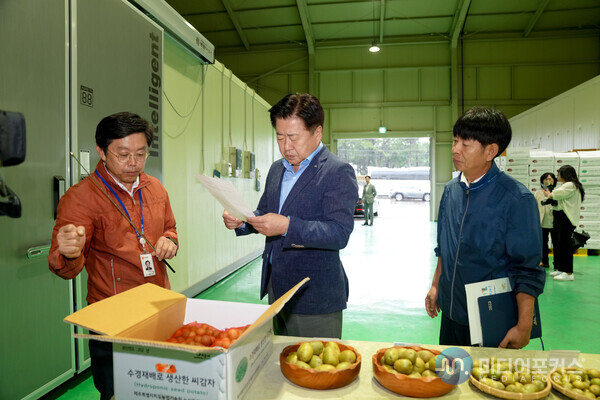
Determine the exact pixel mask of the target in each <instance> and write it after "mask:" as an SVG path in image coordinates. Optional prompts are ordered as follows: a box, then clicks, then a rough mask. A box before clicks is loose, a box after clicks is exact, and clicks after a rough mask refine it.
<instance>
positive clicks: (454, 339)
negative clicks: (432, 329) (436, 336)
mask: <svg viewBox="0 0 600 400" xmlns="http://www.w3.org/2000/svg"><path fill="white" fill-rule="evenodd" d="M440 345H444V346H470V345H471V333H470V332H469V325H461V324H459V323H458V322H455V321H452V320H451V319H450V318H448V317H446V316H445V315H444V313H442V323H441V325H440Z"/></svg>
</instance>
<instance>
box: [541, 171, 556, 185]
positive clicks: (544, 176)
mask: <svg viewBox="0 0 600 400" xmlns="http://www.w3.org/2000/svg"><path fill="white" fill-rule="evenodd" d="M547 177H550V178H552V181H553V183H552V184H553V185H554V186H556V176H555V175H554V174H553V173H552V172H544V173H543V174H542V176H540V186H541V185H543V184H544V180H545V179H546V178H547Z"/></svg>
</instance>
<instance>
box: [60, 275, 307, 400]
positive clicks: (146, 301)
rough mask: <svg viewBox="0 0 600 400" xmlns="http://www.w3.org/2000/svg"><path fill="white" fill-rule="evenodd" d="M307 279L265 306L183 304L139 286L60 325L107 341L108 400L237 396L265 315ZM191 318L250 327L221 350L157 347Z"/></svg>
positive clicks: (255, 355)
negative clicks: (111, 395)
mask: <svg viewBox="0 0 600 400" xmlns="http://www.w3.org/2000/svg"><path fill="white" fill-rule="evenodd" d="M306 281H308V278H305V279H304V280H303V281H302V282H300V283H298V284H297V285H296V286H295V287H294V288H292V289H290V291H288V292H287V293H286V294H285V295H283V296H281V298H279V299H278V300H277V301H276V302H275V303H273V304H272V305H271V306H267V305H264V304H246V303H235V302H226V301H214V300H198V299H188V298H187V297H185V296H184V295H182V294H179V293H176V292H173V291H171V290H168V289H163V288H161V287H159V286H156V285H153V284H145V285H141V286H138V287H136V288H133V289H130V290H128V291H126V292H123V293H120V294H118V295H115V296H112V297H109V298H107V299H105V300H102V301H99V302H97V303H94V304H91V305H89V306H87V307H85V308H84V309H82V310H79V311H77V312H75V313H73V314H71V315H69V316H68V317H66V318H65V321H66V322H68V323H71V324H74V325H78V326H81V327H83V328H86V329H90V330H92V331H95V332H97V333H99V334H100V335H83V334H76V335H75V336H76V337H79V338H87V339H91V340H100V341H105V342H112V343H113V356H114V359H113V365H114V374H115V399H116V400H132V399H138V398H140V399H142V398H144V399H145V398H165V399H166V398H177V399H210V400H213V399H215V400H233V399H242V398H243V397H244V395H245V393H246V392H247V390H248V388H249V386H250V385H251V384H252V382H253V381H254V378H255V377H256V375H257V374H258V372H259V371H260V369H261V368H262V367H263V365H264V364H265V363H266V361H267V360H268V359H269V357H270V355H271V353H272V351H273V331H272V323H271V321H272V318H273V316H274V315H275V314H276V313H277V312H279V311H280V310H281V309H282V308H283V306H284V305H285V303H286V302H287V301H288V300H289V299H290V298H291V297H292V296H293V295H294V293H296V291H297V290H298V289H299V288H300V286H302V285H303V284H304V283H305V282H306ZM194 321H198V322H200V323H207V324H210V325H212V326H214V327H215V328H218V329H226V328H231V327H239V326H245V325H248V324H251V325H250V327H249V328H248V329H247V330H246V331H245V332H244V333H243V334H242V335H241V336H240V337H239V339H238V340H236V341H235V342H234V343H233V344H232V345H231V347H230V348H229V349H224V348H221V347H204V346H192V345H184V344H176V343H169V342H165V340H166V339H168V338H169V337H171V335H172V334H173V333H174V332H175V331H176V330H177V329H178V328H180V327H182V326H183V325H185V324H187V323H190V322H194Z"/></svg>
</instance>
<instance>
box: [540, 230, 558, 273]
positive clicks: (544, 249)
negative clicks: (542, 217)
mask: <svg viewBox="0 0 600 400" xmlns="http://www.w3.org/2000/svg"><path fill="white" fill-rule="evenodd" d="M555 236H556V235H555V234H554V229H553V228H542V264H545V265H549V264H550V262H549V261H548V252H549V249H548V237H550V238H551V239H552V248H553V249H554V248H555V247H556V237H555Z"/></svg>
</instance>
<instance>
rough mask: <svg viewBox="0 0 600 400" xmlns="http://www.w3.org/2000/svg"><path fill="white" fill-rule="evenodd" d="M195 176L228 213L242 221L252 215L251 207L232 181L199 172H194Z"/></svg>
mask: <svg viewBox="0 0 600 400" xmlns="http://www.w3.org/2000/svg"><path fill="white" fill-rule="evenodd" d="M196 178H197V179H198V180H199V181H200V183H202V184H203V185H204V187H205V188H206V189H207V190H208V191H209V192H210V194H212V195H213V197H214V198H215V199H217V201H218V202H219V203H221V205H222V206H223V207H224V208H225V209H226V210H227V212H228V213H229V214H231V215H233V216H234V217H236V218H238V219H241V220H242V221H246V218H247V217H254V213H253V212H252V209H251V208H250V207H249V206H248V205H247V204H246V202H245V201H244V199H243V198H242V195H241V194H240V192H239V191H238V190H237V189H236V188H235V186H233V183H231V182H229V181H228V180H225V179H219V178H211V177H208V176H204V175H200V174H196Z"/></svg>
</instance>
